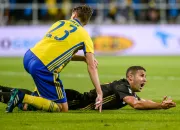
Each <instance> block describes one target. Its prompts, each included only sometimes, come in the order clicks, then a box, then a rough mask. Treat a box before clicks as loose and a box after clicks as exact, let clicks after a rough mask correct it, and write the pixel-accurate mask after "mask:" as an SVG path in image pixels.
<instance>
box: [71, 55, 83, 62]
mask: <svg viewBox="0 0 180 130" xmlns="http://www.w3.org/2000/svg"><path fill="white" fill-rule="evenodd" d="M71 61H86V58H85V57H84V56H80V55H74V56H73V57H72V58H71Z"/></svg>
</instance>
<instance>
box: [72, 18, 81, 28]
mask: <svg viewBox="0 0 180 130" xmlns="http://www.w3.org/2000/svg"><path fill="white" fill-rule="evenodd" d="M73 20H75V21H76V22H77V23H79V24H80V25H81V26H82V24H81V22H80V21H79V20H78V19H73Z"/></svg>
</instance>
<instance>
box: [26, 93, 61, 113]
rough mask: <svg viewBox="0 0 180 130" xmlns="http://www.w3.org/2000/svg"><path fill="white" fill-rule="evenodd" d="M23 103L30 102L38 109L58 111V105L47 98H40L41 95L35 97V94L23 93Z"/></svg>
mask: <svg viewBox="0 0 180 130" xmlns="http://www.w3.org/2000/svg"><path fill="white" fill-rule="evenodd" d="M23 103H27V104H30V105H32V106H34V107H36V108H37V109H39V110H44V111H48V112H60V111H61V110H60V108H59V106H58V105H57V104H56V103H55V102H53V101H51V100H48V99H45V98H42V97H36V96H31V95H28V94H25V96H24V99H23Z"/></svg>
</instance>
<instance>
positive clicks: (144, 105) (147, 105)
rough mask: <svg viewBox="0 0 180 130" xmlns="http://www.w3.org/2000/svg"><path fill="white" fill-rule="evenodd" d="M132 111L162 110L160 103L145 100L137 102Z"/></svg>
mask: <svg viewBox="0 0 180 130" xmlns="http://www.w3.org/2000/svg"><path fill="white" fill-rule="evenodd" d="M133 108H134V109H140V110H148V109H162V105H161V103H157V102H153V101H149V100H145V101H138V102H136V103H135V104H134V105H133Z"/></svg>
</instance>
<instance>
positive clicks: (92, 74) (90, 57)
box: [85, 53, 103, 111]
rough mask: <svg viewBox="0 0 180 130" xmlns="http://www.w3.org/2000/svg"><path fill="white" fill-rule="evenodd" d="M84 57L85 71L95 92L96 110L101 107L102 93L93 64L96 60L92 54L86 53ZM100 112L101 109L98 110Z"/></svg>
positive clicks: (95, 66) (95, 67)
mask: <svg viewBox="0 0 180 130" xmlns="http://www.w3.org/2000/svg"><path fill="white" fill-rule="evenodd" d="M85 57H86V62H87V69H88V72H89V75H90V78H91V81H92V83H93V85H94V87H95V89H96V92H97V99H96V102H97V104H96V108H97V107H102V98H103V93H102V90H101V87H100V82H99V76H98V71H97V65H96V64H95V61H96V60H95V58H94V54H93V53H86V55H85ZM100 111H101V108H100Z"/></svg>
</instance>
